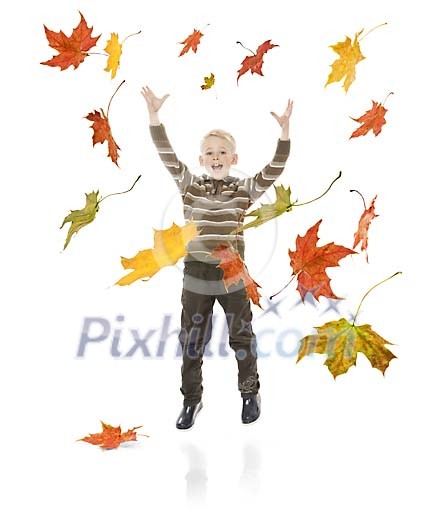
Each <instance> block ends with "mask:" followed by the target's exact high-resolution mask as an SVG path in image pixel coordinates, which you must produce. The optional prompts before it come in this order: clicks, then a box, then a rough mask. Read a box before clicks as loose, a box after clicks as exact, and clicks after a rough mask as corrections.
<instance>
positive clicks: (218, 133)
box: [201, 129, 237, 153]
mask: <svg viewBox="0 0 432 525" xmlns="http://www.w3.org/2000/svg"><path fill="white" fill-rule="evenodd" d="M210 137H219V138H221V139H223V140H226V141H227V142H228V144H229V146H230V149H231V153H235V151H236V146H237V145H236V141H235V140H234V137H233V136H232V135H231V133H228V131H225V130H223V129H212V130H211V131H209V132H208V133H206V134H205V135H204V137H203V138H202V139H201V151H202V150H203V147H204V143H205V141H206V140H207V139H208V138H210Z"/></svg>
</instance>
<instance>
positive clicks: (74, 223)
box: [60, 190, 100, 249]
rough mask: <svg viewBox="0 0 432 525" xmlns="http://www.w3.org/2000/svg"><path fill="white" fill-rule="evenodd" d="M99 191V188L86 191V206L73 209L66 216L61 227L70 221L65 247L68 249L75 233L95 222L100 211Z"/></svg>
mask: <svg viewBox="0 0 432 525" xmlns="http://www.w3.org/2000/svg"><path fill="white" fill-rule="evenodd" d="M98 193H99V190H98V191H92V192H91V193H86V194H85V195H86V204H85V206H84V208H82V209H81V210H71V212H70V213H69V215H67V216H66V217H65V218H64V220H63V224H62V225H61V226H60V229H61V228H63V226H64V225H65V224H66V223H67V222H70V223H71V225H70V227H69V231H68V234H67V237H66V242H65V245H64V247H63V249H66V247H67V245H68V244H69V241H70V240H71V238H72V235H73V234H74V233H77V232H78V231H79V230H80V229H81V228H83V227H84V226H87V224H90V223H91V222H93V220H94V218H95V217H96V213H97V212H98V211H99V202H100V201H98Z"/></svg>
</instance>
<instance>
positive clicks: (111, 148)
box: [85, 109, 120, 166]
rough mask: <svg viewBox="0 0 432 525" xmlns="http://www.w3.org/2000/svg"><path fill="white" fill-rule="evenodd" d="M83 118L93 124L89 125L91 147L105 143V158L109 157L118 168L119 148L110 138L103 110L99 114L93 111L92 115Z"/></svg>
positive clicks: (108, 125) (109, 128)
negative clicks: (106, 147)
mask: <svg viewBox="0 0 432 525" xmlns="http://www.w3.org/2000/svg"><path fill="white" fill-rule="evenodd" d="M85 118H86V119H88V120H90V121H92V122H93V124H92V125H91V127H92V129H93V146H94V145H95V144H97V143H101V144H102V143H104V142H105V141H107V142H108V155H107V156H108V157H111V160H112V161H113V162H114V164H116V165H117V166H118V164H117V160H118V158H119V154H118V151H119V150H120V148H119V146H118V145H117V144H116V142H115V140H114V138H113V136H112V133H111V127H110V124H109V121H108V117H107V116H106V115H105V113H104V110H103V109H101V113H99V111H96V110H95V111H94V112H93V113H89V114H88V115H87V116H86V117H85Z"/></svg>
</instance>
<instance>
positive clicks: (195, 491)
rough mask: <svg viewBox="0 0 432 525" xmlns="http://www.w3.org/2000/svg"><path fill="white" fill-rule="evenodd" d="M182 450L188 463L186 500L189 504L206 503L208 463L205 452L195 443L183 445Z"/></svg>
mask: <svg viewBox="0 0 432 525" xmlns="http://www.w3.org/2000/svg"><path fill="white" fill-rule="evenodd" d="M181 450H182V452H183V454H185V456H186V458H187V462H188V470H187V472H186V475H185V480H186V500H187V501H188V502H189V503H194V504H200V503H204V502H205V498H206V494H207V479H208V478H207V463H206V457H205V455H204V453H203V451H202V450H201V449H200V448H199V447H198V446H197V445H195V444H193V443H182V445H181Z"/></svg>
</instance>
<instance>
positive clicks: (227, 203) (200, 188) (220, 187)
mask: <svg viewBox="0 0 432 525" xmlns="http://www.w3.org/2000/svg"><path fill="white" fill-rule="evenodd" d="M150 133H151V137H152V139H153V142H154V144H155V146H156V149H157V151H158V153H159V156H160V158H161V160H162V162H163V163H164V165H165V167H166V168H167V169H168V171H169V172H170V173H171V175H172V177H173V178H174V180H175V182H176V184H177V187H178V189H179V191H180V194H181V196H182V199H183V210H184V216H185V219H186V220H187V221H188V220H193V221H194V222H196V223H197V227H198V229H199V231H200V234H199V235H198V237H196V238H195V239H193V240H192V241H190V242H189V244H188V245H187V252H188V253H187V255H186V257H185V261H194V260H199V261H203V262H207V263H213V264H214V263H215V262H216V259H213V258H212V257H209V256H208V255H206V253H209V252H211V251H212V250H213V249H214V248H216V246H218V245H219V244H221V243H225V244H227V242H231V243H232V244H233V245H235V246H236V247H237V249H238V251H239V253H240V255H241V257H242V259H244V248H245V245H244V237H243V232H239V233H237V239H236V235H235V234H233V231H234V230H235V229H236V228H239V227H240V226H242V224H243V218H244V215H245V213H246V211H247V209H248V208H249V207H250V206H251V205H252V204H253V203H254V202H255V201H256V200H257V199H259V198H260V197H261V195H263V193H264V192H265V191H266V190H268V188H269V187H270V186H271V185H272V184H273V183H274V182H275V180H276V179H277V178H278V177H279V175H281V173H282V172H283V170H284V167H285V163H286V161H287V159H288V155H289V151H290V140H279V141H278V144H277V148H276V152H275V154H274V156H273V159H272V161H271V162H270V163H269V164H267V166H265V167H264V168H263V169H262V170H261V171H260V172H258V173H257V174H256V175H255V176H254V177H246V178H244V179H239V178H237V177H232V176H228V177H225V178H224V179H222V180H216V179H213V178H212V177H210V176H208V175H194V174H192V173H191V172H190V171H189V169H188V167H187V166H186V165H185V164H184V163H183V162H181V161H180V160H179V159H178V158H177V155H176V154H175V152H174V150H173V148H172V147H171V144H170V142H169V140H168V137H167V134H166V131H165V127H164V126H163V124H161V125H159V126H150ZM203 252H206V253H203Z"/></svg>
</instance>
